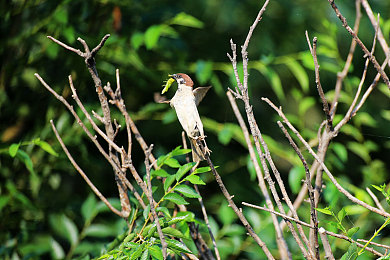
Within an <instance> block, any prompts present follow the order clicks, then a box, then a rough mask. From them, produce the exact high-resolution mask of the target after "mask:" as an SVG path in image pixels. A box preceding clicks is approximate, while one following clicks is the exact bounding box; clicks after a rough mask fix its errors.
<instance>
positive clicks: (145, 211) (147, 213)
mask: <svg viewBox="0 0 390 260" xmlns="http://www.w3.org/2000/svg"><path fill="white" fill-rule="evenodd" d="M149 212H150V204H148V205H147V206H146V208H145V209H144V212H143V216H144V219H147V218H148V215H149Z"/></svg>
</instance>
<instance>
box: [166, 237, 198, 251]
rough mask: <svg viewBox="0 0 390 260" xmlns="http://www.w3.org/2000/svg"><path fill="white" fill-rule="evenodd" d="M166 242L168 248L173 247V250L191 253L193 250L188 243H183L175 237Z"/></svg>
mask: <svg viewBox="0 0 390 260" xmlns="http://www.w3.org/2000/svg"><path fill="white" fill-rule="evenodd" d="M166 242H167V244H168V248H170V249H172V250H173V251H176V252H180V253H189V254H191V253H192V252H191V251H190V250H189V249H188V247H187V246H186V245H184V244H183V243H181V242H180V241H177V240H174V239H169V238H168V239H166Z"/></svg>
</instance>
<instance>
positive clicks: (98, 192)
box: [50, 120, 124, 217]
mask: <svg viewBox="0 0 390 260" xmlns="http://www.w3.org/2000/svg"><path fill="white" fill-rule="evenodd" d="M50 124H51V127H52V129H53V132H54V134H55V135H56V137H57V140H58V142H59V143H60V145H61V147H62V150H64V152H65V154H66V156H67V157H68V159H69V161H70V162H71V163H72V165H73V167H74V168H75V169H76V170H77V172H78V173H79V174H80V175H81V177H83V179H84V180H85V182H86V183H87V184H88V186H89V187H90V188H91V190H92V191H93V192H94V193H95V194H96V196H98V197H99V199H100V200H101V201H103V203H104V204H106V205H107V207H108V208H109V209H110V210H111V211H112V212H114V213H115V214H117V215H118V216H120V217H124V216H123V214H122V213H121V212H120V211H119V210H117V209H116V208H114V207H113V206H112V205H111V204H110V202H109V201H108V200H107V199H106V197H104V196H103V194H101V192H100V191H99V190H98V188H96V186H95V185H94V184H93V183H92V182H91V180H90V179H89V178H88V176H87V175H86V174H85V173H84V171H83V170H82V169H81V168H80V166H79V165H78V164H77V163H76V161H75V160H74V159H73V157H72V155H71V154H70V152H69V150H68V148H67V147H66V145H65V144H64V142H63V141H62V138H61V136H60V134H59V133H58V131H57V128H56V127H55V126H54V123H53V120H50Z"/></svg>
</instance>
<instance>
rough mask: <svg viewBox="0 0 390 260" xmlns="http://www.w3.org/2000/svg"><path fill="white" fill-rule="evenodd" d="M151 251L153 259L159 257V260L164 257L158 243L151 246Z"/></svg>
mask: <svg viewBox="0 0 390 260" xmlns="http://www.w3.org/2000/svg"><path fill="white" fill-rule="evenodd" d="M149 252H150V255H151V256H152V257H153V259H157V260H163V259H164V258H163V254H162V250H161V248H160V247H158V246H157V245H153V246H151V247H149Z"/></svg>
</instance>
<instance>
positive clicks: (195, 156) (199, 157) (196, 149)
mask: <svg viewBox="0 0 390 260" xmlns="http://www.w3.org/2000/svg"><path fill="white" fill-rule="evenodd" d="M190 143H191V149H192V161H194V162H200V161H204V160H206V158H205V157H204V154H205V151H202V149H201V148H200V146H199V145H198V144H197V143H196V140H195V139H192V138H190Z"/></svg>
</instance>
